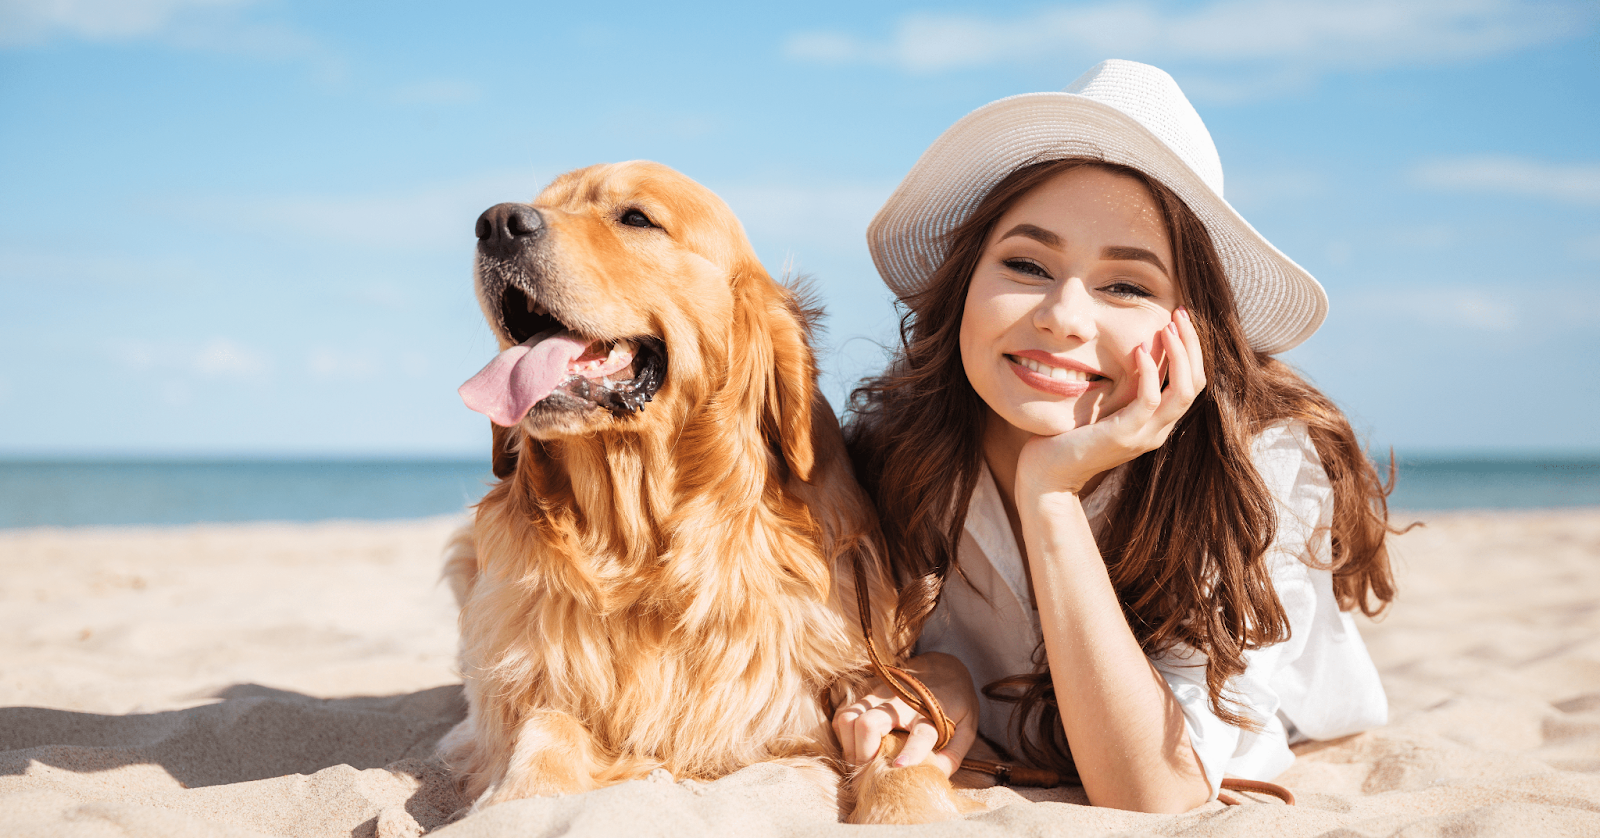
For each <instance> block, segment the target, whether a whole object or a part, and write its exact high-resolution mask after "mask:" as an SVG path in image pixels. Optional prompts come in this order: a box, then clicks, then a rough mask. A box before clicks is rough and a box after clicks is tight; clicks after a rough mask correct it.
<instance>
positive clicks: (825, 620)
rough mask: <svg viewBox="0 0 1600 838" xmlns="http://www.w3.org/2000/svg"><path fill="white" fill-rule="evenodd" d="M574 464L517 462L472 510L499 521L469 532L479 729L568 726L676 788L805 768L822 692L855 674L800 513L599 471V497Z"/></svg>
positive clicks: (820, 719) (466, 621) (722, 492)
mask: <svg viewBox="0 0 1600 838" xmlns="http://www.w3.org/2000/svg"><path fill="white" fill-rule="evenodd" d="M571 465H572V463H571V462H570V460H568V461H567V462H554V461H549V460H545V461H540V460H537V459H535V460H530V459H528V458H526V457H525V458H524V460H523V462H522V464H521V466H520V467H519V472H518V474H517V475H515V477H514V478H513V479H511V480H507V481H506V482H505V483H503V484H501V485H500V486H498V487H496V489H494V490H493V491H491V492H490V494H489V495H488V496H487V497H486V498H485V501H484V503H483V504H481V505H480V507H479V510H478V515H479V517H480V522H481V521H482V519H483V518H484V517H485V516H491V517H494V518H497V519H498V520H496V521H495V522H493V525H491V526H486V527H485V526H480V527H478V528H477V529H478V532H479V533H480V542H479V543H478V544H477V551H478V561H479V575H478V578H477V580H476V582H475V583H474V587H473V590H472V592H471V595H470V598H469V600H468V603H467V607H465V608H464V609H463V612H462V622H463V625H462V628H463V632H462V636H463V637H464V638H476V639H477V640H478V642H476V643H473V644H471V645H468V646H465V647H464V648H463V650H462V651H463V667H464V670H465V672H464V674H466V675H467V680H468V689H469V690H472V691H473V692H474V693H475V695H474V698H475V700H476V701H477V702H478V703H479V705H480V707H479V711H480V713H481V712H483V711H485V710H488V711H491V712H492V711H493V709H494V708H495V707H496V706H499V707H501V710H502V712H503V713H508V714H510V713H514V708H519V707H532V708H541V709H551V710H558V711H561V712H564V713H568V714H571V715H572V716H573V717H575V718H577V719H578V720H579V721H581V722H582V723H583V724H584V725H585V726H586V727H587V728H588V729H589V730H590V732H591V734H592V735H593V736H594V737H595V740H596V742H597V744H599V745H600V746H601V747H603V748H604V749H606V750H608V751H611V752H613V753H618V754H629V755H634V756H639V757H647V758H653V759H659V760H661V761H662V764H663V765H664V766H665V767H667V768H668V769H669V770H671V771H672V772H673V773H674V774H675V775H678V776H717V775H719V774H723V773H727V772H728V771H731V770H736V769H737V768H739V767H742V766H743V765H747V764H750V763H752V762H755V761H759V760H762V759H770V758H773V757H774V756H783V755H784V754H783V753H782V751H783V750H786V749H787V748H789V747H792V748H794V749H795V750H796V752H799V751H801V750H809V751H810V752H812V753H815V752H816V749H817V747H818V743H819V742H826V741H827V731H826V725H827V717H826V715H825V713H826V710H825V708H824V707H823V706H822V703H821V700H820V699H821V696H822V694H823V693H824V691H825V690H826V689H827V688H828V686H829V681H830V680H831V678H832V677H833V676H834V675H836V674H837V673H840V672H845V671H849V670H852V669H855V668H857V667H859V666H860V665H861V663H862V661H860V660H859V659H858V658H859V655H860V652H859V650H858V649H857V648H856V647H857V645H858V644H856V643H855V642H854V638H853V635H852V630H853V627H852V626H851V625H850V624H849V623H848V621H846V620H845V619H844V618H843V617H842V616H841V612H840V610H839V609H838V608H837V607H836V606H835V604H834V603H832V602H831V601H830V597H831V595H832V590H831V573H830V572H829V568H828V567H827V562H828V558H827V557H825V556H823V555H822V553H821V550H820V548H819V547H818V546H817V538H816V534H815V532H814V531H812V524H811V523H810V521H809V519H808V517H807V516H805V515H804V513H803V508H799V507H798V506H797V507H796V508H795V509H788V510H786V509H785V504H783V503H777V504H774V503H773V502H772V498H770V497H767V498H760V497H759V496H758V497H757V498H754V499H753V501H754V502H750V503H745V504H740V503H730V502H729V495H728V494H727V491H728V487H726V486H705V487H697V488H695V489H690V490H684V489H682V488H681V487H671V488H668V487H664V486H650V485H645V484H643V483H640V484H637V485H629V484H628V483H627V482H626V481H625V480H624V479H619V478H622V477H624V475H619V474H617V473H616V471H615V470H611V469H608V470H606V471H605V473H604V482H605V483H607V484H609V485H606V486H603V487H600V488H601V489H602V491H594V490H595V488H596V487H594V486H587V485H584V481H585V480H587V481H588V482H589V483H594V482H598V481H595V479H594V478H595V477H596V476H597V475H595V474H593V473H592V472H590V473H588V474H587V475H585V474H583V473H582V472H580V473H578V474H574V473H573V471H572V469H571V468H570V466H571ZM626 471H630V472H631V469H630V470H626ZM586 495H589V497H586ZM663 495H668V496H669V497H663ZM619 496H621V497H619ZM663 500H668V501H670V502H668V503H662V501H663ZM596 502H598V503H596ZM630 515H631V516H633V517H625V516H630ZM485 533H493V534H496V535H495V536H490V537H484V536H483V535H482V534H485ZM708 714H709V715H711V716H712V717H713V718H705V716H707V715H708ZM486 721H490V722H491V723H493V717H492V716H491V717H490V719H486ZM503 723H504V724H506V725H508V726H512V727H514V726H515V724H516V723H517V720H516V719H515V718H511V717H506V718H504V719H503Z"/></svg>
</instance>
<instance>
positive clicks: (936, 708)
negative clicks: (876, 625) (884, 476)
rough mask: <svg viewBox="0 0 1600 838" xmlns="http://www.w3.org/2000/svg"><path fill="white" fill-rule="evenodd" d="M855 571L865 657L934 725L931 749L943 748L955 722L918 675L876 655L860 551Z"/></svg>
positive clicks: (876, 645)
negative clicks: (892, 664) (934, 738)
mask: <svg viewBox="0 0 1600 838" xmlns="http://www.w3.org/2000/svg"><path fill="white" fill-rule="evenodd" d="M855 571H856V605H857V607H859V608H860V609H861V631H862V632H863V633H864V634H866V637H867V658H868V659H869V660H870V661H872V668H873V669H874V670H875V671H876V672H877V673H878V677H879V678H882V679H883V682H884V683H885V684H888V685H889V689H891V690H894V692H895V695H898V696H900V699H901V700H902V701H904V702H905V703H906V704H909V705H911V709H913V710H915V711H917V712H918V713H920V714H922V717H923V718H925V719H927V720H928V721H929V722H931V723H932V724H933V729H934V730H935V731H936V732H937V733H938V734H939V739H938V741H937V742H935V743H934V745H933V749H934V750H935V751H939V750H943V749H944V746H946V745H948V744H950V737H952V736H954V735H955V732H956V726H955V723H954V722H952V721H950V717H949V716H948V715H946V714H945V712H944V706H943V705H941V704H940V703H939V699H937V698H935V697H934V695H933V691H932V690H930V689H928V686H927V685H926V684H924V683H922V681H921V680H920V679H918V678H917V676H915V675H912V674H911V673H910V672H907V671H905V670H904V669H901V668H900V667H898V666H890V665H888V664H886V663H884V662H883V658H882V657H880V656H879V655H878V644H877V643H875V642H873V639H872V609H871V606H870V604H869V602H868V596H867V573H866V571H865V570H863V569H862V567H861V556H860V555H859V554H857V555H856V557H855Z"/></svg>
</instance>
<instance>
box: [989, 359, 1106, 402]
mask: <svg viewBox="0 0 1600 838" xmlns="http://www.w3.org/2000/svg"><path fill="white" fill-rule="evenodd" d="M1006 359H1007V360H1009V361H1010V362H1011V371H1012V372H1014V373H1016V374H1017V377H1018V378H1020V379H1022V382H1023V383H1024V384H1027V385H1028V386H1029V387H1032V388H1033V389H1035V390H1039V391H1041V392H1045V393H1052V394H1054V395H1057V396H1071V397H1076V396H1081V395H1083V394H1084V393H1087V392H1088V391H1089V388H1090V387H1092V386H1094V385H1096V384H1099V383H1101V382H1103V381H1106V380H1107V379H1106V377H1105V376H1103V375H1100V374H1099V373H1097V372H1095V371H1093V370H1089V369H1085V368H1084V366H1083V365H1082V364H1079V363H1078V362H1076V361H1071V360H1066V359H1057V358H1055V357H1054V356H1052V355H1051V354H1050V353H1048V352H1040V351H1038V350H1036V349H1028V350H1023V351H1021V352H1017V353H1015V354H1007V355H1006Z"/></svg>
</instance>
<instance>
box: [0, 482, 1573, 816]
mask: <svg viewBox="0 0 1600 838" xmlns="http://www.w3.org/2000/svg"><path fill="white" fill-rule="evenodd" d="M1424 517H1425V518H1426V520H1427V521H1428V522H1429V526H1428V527H1427V528H1425V529H1422V530H1417V531H1414V532H1412V533H1410V534H1408V535H1405V536H1403V537H1400V538H1398V539H1396V541H1395V550H1396V553H1397V554H1398V556H1399V563H1400V564H1399V568H1400V580H1401V585H1402V587H1401V598H1400V600H1399V601H1398V602H1397V603H1396V605H1395V606H1394V607H1393V609H1392V610H1391V611H1390V612H1389V614H1388V615H1387V616H1386V617H1384V618H1383V619H1381V620H1380V621H1378V622H1376V623H1372V622H1368V621H1363V622H1362V632H1363V634H1364V635H1365V636H1366V638H1367V642H1368V645H1369V647H1370V648H1371V650H1372V653H1373V657H1374V659H1375V660H1376V661H1377V662H1378V665H1379V668H1380V669H1381V670H1382V672H1383V677H1384V682H1385V685H1386V686H1387V688H1388V690H1389V698H1390V704H1391V719H1392V721H1391V724H1389V725H1388V726H1387V727H1385V728H1382V729H1379V730H1376V731H1371V732H1368V733H1365V734H1361V735H1359V736H1354V737H1349V738H1346V739H1342V740H1338V741H1334V742H1325V743H1315V744H1311V745H1308V746H1303V747H1301V748H1299V749H1298V750H1299V760H1298V761H1297V763H1296V764H1295V765H1294V767H1293V768H1291V769H1289V771H1288V772H1287V773H1286V774H1284V775H1283V776H1282V777H1280V778H1279V782H1282V783H1284V784H1285V785H1287V786H1289V787H1291V788H1292V789H1294V791H1295V792H1296V793H1297V794H1298V795H1299V799H1300V802H1299V805H1297V806H1294V807H1286V806H1283V805H1281V804H1279V803H1277V802H1276V801H1273V800H1271V799H1269V798H1255V799H1251V800H1248V801H1247V802H1246V803H1245V804H1244V805H1242V806H1238V807H1224V806H1222V805H1221V804H1210V805H1208V806H1205V807H1202V808H1200V809H1197V810H1195V811H1193V812H1189V813H1186V814H1183V815H1144V814H1134V813H1125V812H1114V811H1107V810H1100V809H1093V808H1090V807H1087V806H1084V805H1081V804H1082V803H1083V802H1084V800H1083V798H1082V796H1081V793H1080V792H1078V791H1077V790H1075V789H1065V790H1053V791H1037V790H1023V791H1021V792H1018V791H1013V790H1010V789H1001V788H995V789H985V790H982V791H975V792H970V793H971V794H973V795H974V796H976V797H978V798H979V799H981V800H983V801H984V802H985V803H987V804H988V805H989V806H990V809H989V811H987V812H983V813H979V814H975V815H972V816H969V817H968V818H966V819H964V820H962V821H956V822H950V823H945V824H938V825H933V826H921V827H893V828H871V829H872V830H873V831H874V832H875V833H882V834H895V835H899V834H904V835H910V836H928V837H929V838H932V836H954V835H962V836H968V835H970V836H988V835H1069V836H1077V835H1095V836H1099V835H1216V836H1256V835H1271V836H1274V838H1290V836H1300V835H1324V834H1332V835H1341V836H1378V835H1406V836H1431V835H1440V836H1445V835H1451V836H1453V835H1536V836H1540V835H1573V836H1577V835H1591V836H1592V835H1600V510H1588V511H1567V512H1539V513H1504V512H1497V513H1471V514H1449V515H1444V514H1439V515H1428V516H1424ZM456 523H457V521H454V520H449V519H433V520H424V521H409V522H391V523H333V524H316V525H227V526H220V525H219V526H199V527H183V528H160V529H144V528H119V529H71V530H63V529H38V530H10V531H0V835H8V836H10V835H16V836H35V835H38V836H45V835H50V836H55V835H68V836H101V835H108V836H109V835H134V836H179V837H180V838H182V837H183V836H369V835H377V836H386V838H396V837H397V836H412V835H418V834H421V833H423V832H425V831H431V834H434V835H439V836H451V838H489V837H490V836H512V835H515V836H535V835H565V834H570V835H630V836H631V835H667V836H689V835H705V834H711V835H735V834H737V835H740V836H765V835H843V834H847V833H848V834H858V833H862V830H864V829H868V828H864V827H852V826H845V825H840V824H837V823H836V822H835V818H834V809H833V805H832V803H831V801H829V800H828V799H826V798H824V797H823V796H822V795H821V794H820V793H819V792H818V791H816V790H815V789H813V788H812V787H811V786H809V785H807V783H806V782H805V781H804V780H802V779H801V778H800V777H798V776H797V775H796V774H795V773H794V772H792V771H791V770H789V769H786V768H783V767H779V766H771V765H764V766H755V767H753V768H749V769H746V770H744V771H741V772H739V773H737V774H735V775H733V776H731V777H727V778H725V779H722V780H719V781H717V782H715V783H709V784H699V783H688V782H674V780H673V778H671V777H669V776H665V775H662V774H658V775H657V776H653V777H651V778H650V779H648V780H644V781H639V782H633V783H627V784H623V785H620V786H615V787H612V788H607V789H602V790H599V791H596V792H592V793H589V794H585V795H575V796H569V797H556V798H545V799H535V800H525V801H517V802H514V803H509V804H505V805H502V806H497V807H493V808H490V809H487V810H485V811H482V812H479V813H476V814H473V815H470V816H468V817H464V818H461V819H459V820H455V821H453V822H452V821H451V815H452V814H453V813H454V812H455V811H456V810H457V809H459V808H460V807H461V805H462V801H460V800H459V799H457V798H456V796H455V792H454V790H453V785H452V783H451V781H450V778H449V777H448V776H447V775H446V774H445V773H444V772H443V770H442V769H441V768H440V767H439V766H438V765H437V764H436V763H434V762H432V761H431V759H430V754H431V749H432V745H433V742H434V741H435V740H436V739H437V738H438V737H439V736H440V735H442V734H443V733H444V732H445V731H446V730H448V729H449V728H450V727H451V725H453V724H454V723H455V722H456V721H457V720H458V719H460V718H461V716H462V714H463V712H464V706H463V702H462V699H461V689H460V684H459V680H458V678H457V677H456V675H455V673H454V671H453V668H452V664H453V645H454V642H455V638H454V633H455V627H454V615H453V612H452V608H451V603H450V598H449V595H448V593H447V591H446V590H445V589H444V588H442V587H441V586H439V585H437V584H436V576H437V571H438V564H439V562H438V553H439V549H440V546H441V545H442V543H443V541H444V539H445V537H446V535H447V534H448V533H449V531H450V530H451V528H452V527H453V526H454V525H455V524H456Z"/></svg>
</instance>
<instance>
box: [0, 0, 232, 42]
mask: <svg viewBox="0 0 1600 838" xmlns="http://www.w3.org/2000/svg"><path fill="white" fill-rule="evenodd" d="M251 2H254V0H0V43H4V44H22V43H38V42H41V41H47V40H50V39H51V38H53V37H59V36H65V37H72V38H81V39H83V40H87V41H127V40H135V39H139V38H148V37H151V36H154V35H158V34H161V33H163V32H166V31H170V30H171V29H172V27H174V26H175V25H177V24H179V23H180V22H181V21H182V20H183V19H184V17H185V16H186V15H189V14H191V13H193V12H196V11H201V12H206V11H213V10H217V9H225V8H229V7H237V6H241V5H245V4H247V3H251Z"/></svg>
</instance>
